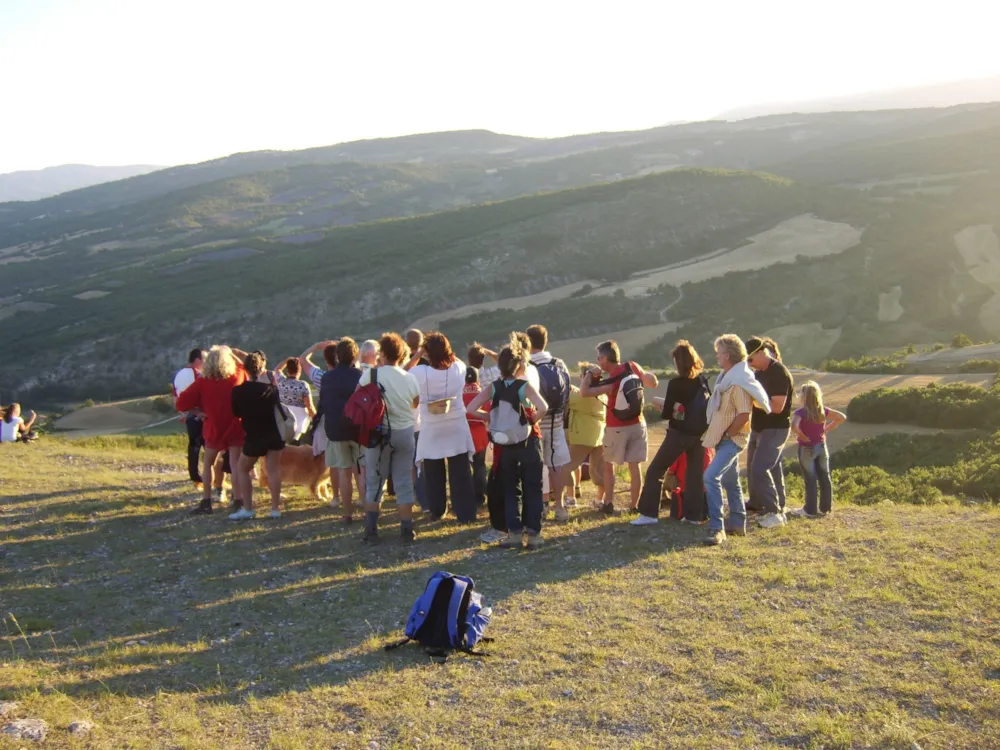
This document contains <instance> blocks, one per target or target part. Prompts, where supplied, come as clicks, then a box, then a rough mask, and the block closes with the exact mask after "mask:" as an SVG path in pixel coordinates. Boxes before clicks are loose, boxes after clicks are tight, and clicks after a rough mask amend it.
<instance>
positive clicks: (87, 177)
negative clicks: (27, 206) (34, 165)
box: [0, 164, 163, 203]
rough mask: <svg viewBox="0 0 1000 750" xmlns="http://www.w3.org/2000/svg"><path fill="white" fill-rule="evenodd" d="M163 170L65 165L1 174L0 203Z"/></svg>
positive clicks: (144, 166) (141, 167)
mask: <svg viewBox="0 0 1000 750" xmlns="http://www.w3.org/2000/svg"><path fill="white" fill-rule="evenodd" d="M158 169H163V167H158V166H154V165H151V164H130V165H127V166H124V167H96V166H92V165H90V164H61V165H59V166H56V167H46V168H45V169H30V170H21V171H18V172H7V173H6V174H0V203H4V202H7V201H36V200H40V199H42V198H48V197H51V196H53V195H59V194H60V193H65V192H68V191H70V190H79V189H80V188H85V187H90V186H92V185H99V184H101V183H103V182H113V181H114V180H122V179H125V178H126V177H135V176H136V175H141V174H148V173H149V172H155V171H156V170H158Z"/></svg>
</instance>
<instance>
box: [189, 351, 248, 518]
mask: <svg viewBox="0 0 1000 750" xmlns="http://www.w3.org/2000/svg"><path fill="white" fill-rule="evenodd" d="M246 356H247V355H246V352H243V351H240V350H239V349H230V348H229V347H228V346H213V347H212V349H211V351H210V352H209V353H208V357H206V358H205V364H204V366H203V367H202V372H201V377H200V378H198V379H197V380H196V381H194V383H192V384H191V385H190V386H188V388H186V389H185V390H184V392H183V393H181V395H179V396H178V397H177V401H176V402H175V404H174V405H175V407H176V408H177V411H192V410H194V409H200V410H201V411H202V412H203V413H204V414H205V424H204V427H203V432H202V435H203V436H204V439H205V461H204V465H203V468H202V475H201V476H202V483H203V486H204V488H205V489H204V492H205V495H203V496H202V500H201V504H200V505H198V507H196V508H195V509H194V510H192V511H191V513H192V514H195V515H199V514H202V513H211V512H212V466H213V465H214V463H215V457H216V456H217V455H218V454H219V453H221V452H223V451H226V452H228V453H229V465H230V466H232V467H234V468H235V467H236V466H238V465H239V460H240V456H241V455H242V453H243V440H244V438H245V435H244V433H243V425H242V424H241V423H240V420H239V417H237V416H236V415H235V414H233V398H232V393H233V388H235V387H236V386H238V385H242V384H243V382H244V381H246V379H247V377H246V370H244V369H243V364H242V359H244V358H246ZM242 484H243V483H242V482H241V481H239V480H238V479H237V472H233V509H234V510H237V509H239V508H241V507H242V506H243V501H242V498H243V497H246V494H245V493H246V492H247V488H246V487H243V486H242Z"/></svg>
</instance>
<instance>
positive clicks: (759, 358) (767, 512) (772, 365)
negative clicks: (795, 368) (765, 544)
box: [746, 336, 795, 529]
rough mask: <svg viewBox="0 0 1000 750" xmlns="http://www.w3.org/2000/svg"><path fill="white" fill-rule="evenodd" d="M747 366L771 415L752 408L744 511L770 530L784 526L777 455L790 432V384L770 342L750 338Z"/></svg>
mask: <svg viewBox="0 0 1000 750" xmlns="http://www.w3.org/2000/svg"><path fill="white" fill-rule="evenodd" d="M746 347H747V364H749V365H750V367H752V368H753V370H754V377H756V378H757V380H758V381H759V382H760V384H761V385H762V386H763V387H764V390H765V391H766V392H767V395H768V396H769V397H770V402H769V403H770V406H771V412H770V413H766V412H764V411H763V410H762V409H759V408H757V407H754V410H753V412H752V413H751V415H750V442H749V443H748V444H747V486H748V488H749V490H750V495H749V498H748V499H747V510H756V511H759V512H760V513H762V514H763V515H762V516H761V517H760V519H759V520H758V523H759V524H760V526H761V527H763V528H765V529H773V528H775V527H777V526H783V525H784V524H785V473H784V470H783V468H782V464H783V463H784V462H783V461H782V458H781V453H782V451H783V450H784V448H785V443H786V442H788V435H789V433H790V432H791V414H792V395H793V394H794V392H795V391H794V380H793V379H792V374H791V373H790V372H789V371H788V368H787V367H785V365H784V363H783V362H782V361H781V352H779V351H778V345H777V343H775V341H774V339H770V338H767V337H765V336H751V337H750V338H749V339H747V340H746Z"/></svg>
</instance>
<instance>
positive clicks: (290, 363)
mask: <svg viewBox="0 0 1000 750" xmlns="http://www.w3.org/2000/svg"><path fill="white" fill-rule="evenodd" d="M274 374H275V375H276V376H277V379H278V397H279V399H280V400H281V405H282V406H284V407H285V408H286V409H287V410H288V412H289V413H290V414H291V415H292V416H293V417H295V439H296V440H298V439H299V438H300V437H301V436H302V433H304V432H305V431H306V430H307V429H308V428H309V422H310V420H312V418H313V417H314V416H316V407H315V406H314V405H313V400H312V392H311V391H310V390H309V386H308V385H306V383H305V382H304V381H302V380H299V375H301V374H302V365H301V364H300V363H299V359H298V357H289V358H288V359H286V360H285V361H284V362H282V364H281V367H279V368H278V369H277V370H275V371H274Z"/></svg>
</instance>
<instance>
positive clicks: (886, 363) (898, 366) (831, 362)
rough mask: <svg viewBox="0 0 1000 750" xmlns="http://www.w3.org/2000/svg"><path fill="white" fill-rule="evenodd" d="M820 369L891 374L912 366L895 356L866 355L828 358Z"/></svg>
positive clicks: (852, 372)
mask: <svg viewBox="0 0 1000 750" xmlns="http://www.w3.org/2000/svg"><path fill="white" fill-rule="evenodd" d="M821 369H823V370H825V371H826V372H840V373H848V374H865V375H872V374H892V373H906V372H912V371H913V367H912V366H911V365H908V364H907V363H906V362H904V361H903V360H902V359H899V358H896V357H894V356H893V357H871V356H868V355H865V356H862V357H858V358H857V359H828V360H826V361H825V362H824V363H823V364H822V366H821Z"/></svg>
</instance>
